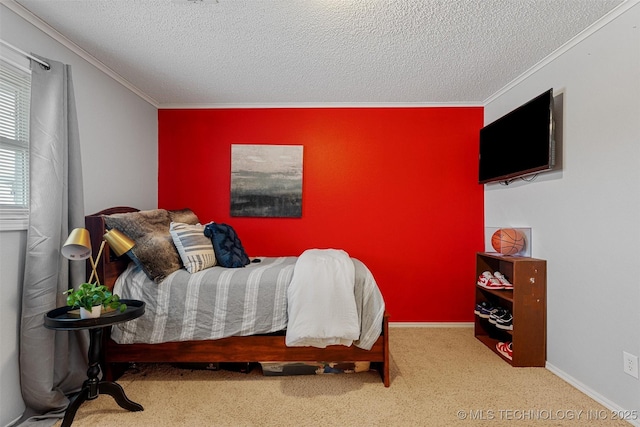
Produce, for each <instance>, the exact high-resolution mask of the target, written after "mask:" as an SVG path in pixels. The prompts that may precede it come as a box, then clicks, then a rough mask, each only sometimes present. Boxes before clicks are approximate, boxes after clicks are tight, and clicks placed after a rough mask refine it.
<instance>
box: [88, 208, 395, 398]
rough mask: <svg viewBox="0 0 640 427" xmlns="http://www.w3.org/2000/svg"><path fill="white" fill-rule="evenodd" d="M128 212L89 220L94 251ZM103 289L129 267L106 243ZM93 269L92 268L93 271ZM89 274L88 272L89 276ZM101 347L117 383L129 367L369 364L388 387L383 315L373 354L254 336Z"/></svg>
mask: <svg viewBox="0 0 640 427" xmlns="http://www.w3.org/2000/svg"><path fill="white" fill-rule="evenodd" d="M137 211H138V209H135V208H130V207H114V208H110V209H105V210H103V211H100V212H97V213H95V214H93V215H88V216H86V217H85V226H86V228H87V229H88V230H89V233H90V234H91V245H92V247H93V248H98V247H100V244H101V243H102V239H103V237H102V236H103V235H104V233H105V223H104V218H103V215H111V214H115V213H124V212H137ZM96 263H97V266H96V268H97V272H98V278H99V280H100V283H101V284H103V285H106V286H107V287H109V288H110V289H112V288H113V286H114V284H115V281H116V279H117V278H118V276H119V275H120V273H122V272H123V271H124V269H125V268H126V267H127V265H128V263H129V258H128V257H127V256H126V255H124V256H122V257H120V258H116V257H115V255H114V254H113V253H112V252H111V250H110V249H109V247H108V244H106V243H105V248H104V250H103V253H102V255H101V257H100V259H99V260H96ZM89 268H90V267H89ZM89 271H90V270H89ZM104 335H105V342H104V343H103V349H104V361H103V363H102V368H103V369H104V372H103V375H104V376H105V379H107V380H114V379H116V378H117V377H118V376H119V375H121V374H122V372H124V369H126V367H127V366H128V365H129V364H130V363H136V362H137V363H222V362H259V361H265V362H266V361H269V362H316V361H327V362H328V361H331V362H334V361H335V362H347V361H369V362H371V367H372V368H373V369H375V370H377V371H378V372H379V373H380V376H381V378H382V382H383V383H384V386H385V387H389V384H390V379H389V316H388V314H387V313H385V315H384V319H383V325H382V334H381V336H380V337H379V338H378V340H377V341H376V342H375V344H374V345H373V347H372V348H371V350H363V349H361V348H358V347H356V346H353V345H352V346H350V347H345V346H340V345H335V346H329V347H327V348H316V347H287V346H286V345H285V336H284V335H252V336H244V337H229V338H222V339H218V340H203V341H182V342H168V343H161V344H117V343H116V342H115V341H113V340H112V339H111V338H110V337H109V334H104Z"/></svg>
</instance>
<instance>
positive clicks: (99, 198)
mask: <svg viewBox="0 0 640 427" xmlns="http://www.w3.org/2000/svg"><path fill="white" fill-rule="evenodd" d="M0 38H1V39H3V40H5V41H7V42H9V43H11V44H12V45H14V46H16V47H18V48H20V49H22V50H23V51H25V52H33V53H37V54H38V55H42V56H44V57H47V58H51V59H53V60H56V61H60V62H64V63H66V64H70V65H71V67H72V76H73V82H74V89H75V98H76V107H77V112H78V122H79V123H78V125H79V131H80V140H81V150H82V168H83V175H84V193H85V213H87V214H89V213H94V212H97V211H99V210H101V209H104V208H106V207H110V206H116V205H129V206H135V207H138V208H142V209H151V208H156V207H157V194H158V154H157V153H158V148H157V147H158V131H157V127H158V121H157V109H156V107H154V106H153V105H151V104H149V103H148V102H146V101H145V100H143V99H141V98H140V97H139V96H137V95H135V94H134V93H133V92H131V91H130V90H128V89H127V88H125V87H124V86H122V85H121V84H119V83H118V82H116V81H115V80H113V79H112V78H111V77H108V76H107V75H106V74H104V73H103V72H101V71H100V70H98V69H97V68H96V67H94V66H93V65H91V64H90V63H88V62H87V61H85V60H83V59H81V58H80V57H79V56H78V55H76V54H75V53H73V52H72V51H71V50H69V49H67V48H65V47H64V46H63V45H62V44H60V43H58V42H57V41H56V40H54V39H53V38H51V37H49V36H48V35H46V34H45V33H44V32H43V31H41V30H39V29H38V28H37V27H35V26H33V25H31V24H30V23H28V22H27V21H26V20H25V19H23V18H21V17H20V16H18V15H17V14H15V13H14V12H13V11H11V10H10V9H8V8H7V7H6V6H5V5H1V4H0ZM25 244H26V232H25V231H2V232H0V286H2V298H0V328H1V329H0V332H1V337H0V339H1V341H2V346H1V348H0V384H1V385H2V386H1V389H0V390H1V391H0V426H5V425H8V424H9V423H10V422H11V421H13V420H14V419H16V418H18V417H20V415H21V414H22V411H23V410H24V403H23V401H22V397H21V394H20V384H19V374H18V372H19V365H18V362H19V359H18V337H19V335H18V328H19V316H20V306H21V283H22V277H23V268H24V256H23V255H22V253H24V250H25Z"/></svg>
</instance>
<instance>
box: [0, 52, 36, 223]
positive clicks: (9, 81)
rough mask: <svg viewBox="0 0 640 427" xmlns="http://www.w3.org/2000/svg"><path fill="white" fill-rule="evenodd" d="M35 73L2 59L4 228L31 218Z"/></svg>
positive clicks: (0, 190) (0, 196) (0, 218)
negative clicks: (31, 109) (31, 116)
mask: <svg viewBox="0 0 640 427" xmlns="http://www.w3.org/2000/svg"><path fill="white" fill-rule="evenodd" d="M30 97H31V73H30V72H29V71H28V70H26V69H22V68H21V67H18V66H15V65H13V64H11V63H9V62H7V61H4V60H1V59H0V229H2V230H20V229H25V228H26V227H27V225H28V220H29V103H30Z"/></svg>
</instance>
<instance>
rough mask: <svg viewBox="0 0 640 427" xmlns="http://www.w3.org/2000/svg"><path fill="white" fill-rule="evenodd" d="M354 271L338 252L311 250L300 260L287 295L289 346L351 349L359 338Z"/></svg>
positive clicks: (344, 254) (342, 253) (345, 257)
mask: <svg viewBox="0 0 640 427" xmlns="http://www.w3.org/2000/svg"><path fill="white" fill-rule="evenodd" d="M354 283H355V267H354V265H353V262H352V261H351V258H350V257H349V255H348V254H347V253H346V252H345V251H342V250H337V249H309V250H306V251H304V252H303V253H302V255H300V257H299V258H298V260H297V262H296V265H295V268H294V271H293V278H292V279H291V284H290V285H289V289H288V291H287V298H288V308H287V311H288V316H289V322H288V324H287V335H286V344H287V345H288V346H291V347H302V346H312V347H319V348H324V347H326V346H328V345H345V346H350V345H351V344H352V343H353V341H355V340H357V339H358V338H359V337H360V318H359V315H358V309H357V307H356V300H355V296H354Z"/></svg>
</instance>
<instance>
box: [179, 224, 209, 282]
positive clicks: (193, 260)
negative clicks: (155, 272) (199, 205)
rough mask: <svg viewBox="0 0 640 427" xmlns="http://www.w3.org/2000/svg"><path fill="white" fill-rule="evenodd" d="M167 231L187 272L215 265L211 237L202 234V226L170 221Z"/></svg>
mask: <svg viewBox="0 0 640 427" xmlns="http://www.w3.org/2000/svg"><path fill="white" fill-rule="evenodd" d="M169 232H170V233H171V237H172V238H173V244H174V245H175V246H176V249H178V253H179V254H180V259H182V263H183V264H184V266H185V268H186V269H187V271H188V272H189V273H196V272H198V271H200V270H204V269H205V268H209V267H213V266H214V265H216V255H215V253H214V251H213V245H212V243H211V239H209V238H208V237H206V236H205V235H204V226H203V225H200V224H196V225H190V224H185V223H182V222H172V223H171V225H170V227H169Z"/></svg>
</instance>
